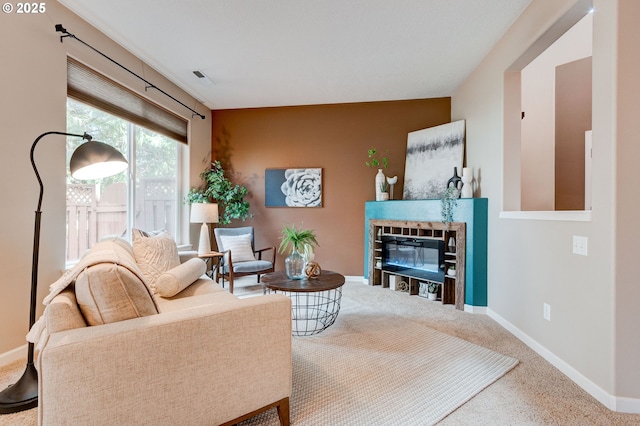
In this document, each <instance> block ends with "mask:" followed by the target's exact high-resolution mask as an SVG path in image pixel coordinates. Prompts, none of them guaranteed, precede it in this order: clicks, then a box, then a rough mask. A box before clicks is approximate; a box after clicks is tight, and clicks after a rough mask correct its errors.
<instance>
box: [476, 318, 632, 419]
mask: <svg viewBox="0 0 640 426" xmlns="http://www.w3.org/2000/svg"><path fill="white" fill-rule="evenodd" d="M487 315H489V317H490V318H492V319H493V320H495V321H496V322H497V323H498V324H500V325H501V326H502V327H504V328H505V329H506V330H507V331H508V332H509V333H511V334H513V335H514V336H515V337H517V338H518V339H520V340H521V341H522V342H523V343H524V344H525V345H527V346H529V347H530V348H531V349H533V350H534V351H535V352H536V353H538V355H540V356H541V357H542V358H544V359H545V360H547V361H548V362H549V363H550V364H551V365H553V366H554V367H556V368H557V369H558V370H560V372H561V373H562V374H564V375H565V376H567V377H568V378H569V379H571V380H572V381H573V382H574V383H575V384H577V385H578V386H580V387H581V388H582V389H583V390H584V391H585V392H587V393H588V394H589V395H591V396H592V397H594V398H595V399H596V400H598V402H600V403H601V404H602V405H604V406H605V407H607V408H608V409H610V410H611V411H616V412H620V413H630V414H640V399H636V398H624V397H617V396H615V395H610V394H609V393H607V391H605V390H604V389H602V388H601V387H600V386H598V385H597V384H595V383H593V382H592V381H591V380H589V379H588V378H587V377H585V376H584V375H583V374H582V373H580V372H579V371H578V370H576V369H575V368H573V367H572V366H571V365H569V364H567V363H566V362H565V361H564V360H562V359H561V358H559V357H558V356H557V355H555V354H554V353H553V352H551V351H550V350H548V349H547V348H545V347H544V346H542V345H541V344H540V343H538V342H537V341H536V340H535V339H533V338H532V337H530V336H529V335H528V334H526V333H524V332H523V331H522V330H520V329H519V328H518V327H516V326H514V325H513V324H511V323H510V322H509V321H507V320H506V319H504V318H503V317H501V316H500V315H498V314H497V313H496V312H494V311H492V310H491V309H487Z"/></svg>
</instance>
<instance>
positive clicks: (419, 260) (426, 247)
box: [381, 235, 445, 283]
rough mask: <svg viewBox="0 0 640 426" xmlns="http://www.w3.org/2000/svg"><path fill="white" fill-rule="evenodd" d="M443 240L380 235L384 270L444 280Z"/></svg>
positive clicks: (421, 277)
mask: <svg viewBox="0 0 640 426" xmlns="http://www.w3.org/2000/svg"><path fill="white" fill-rule="evenodd" d="M444 247H445V246H444V241H442V240H435V239H428V238H411V237H402V236H394V235H385V236H382V265H381V269H382V270H383V271H385V272H391V273H397V274H401V275H405V276H408V277H413V278H418V279H424V280H429V281H435V282H438V283H442V282H444V278H445V250H444Z"/></svg>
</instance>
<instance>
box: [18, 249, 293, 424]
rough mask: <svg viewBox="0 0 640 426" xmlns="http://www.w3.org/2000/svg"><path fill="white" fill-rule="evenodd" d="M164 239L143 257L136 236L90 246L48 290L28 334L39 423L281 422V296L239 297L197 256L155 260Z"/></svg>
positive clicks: (285, 390)
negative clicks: (272, 417)
mask: <svg viewBox="0 0 640 426" xmlns="http://www.w3.org/2000/svg"><path fill="white" fill-rule="evenodd" d="M155 238H157V237H149V240H148V241H147V242H151V243H153V242H154V241H155ZM165 242H166V241H165ZM163 244H164V243H163ZM163 244H160V245H159V246H158V247H156V249H157V252H156V253H151V255H150V256H147V258H146V259H145V257H144V256H145V255H148V253H146V254H143V255H142V256H140V255H139V253H138V251H137V249H138V247H137V246H136V240H135V239H134V246H133V247H131V245H129V244H128V243H126V242H124V241H123V240H120V239H117V240H112V241H104V242H100V243H98V244H96V246H94V248H93V249H92V250H91V252H90V253H89V254H88V255H86V256H85V257H84V258H83V259H82V260H81V261H80V262H79V265H78V266H77V267H76V268H74V270H72V271H70V272H69V273H67V274H66V275H65V277H63V278H61V279H60V280H59V281H58V282H56V283H54V284H53V285H52V287H51V294H50V296H49V297H47V298H46V299H45V304H46V308H45V312H44V315H43V317H42V318H41V320H40V321H38V323H37V324H36V327H34V329H32V332H31V333H30V336H29V337H30V340H32V341H34V342H35V344H36V357H37V358H36V367H37V368H38V372H39V398H40V399H39V405H38V422H39V424H43V425H65V424H69V425H76V424H84V425H89V424H100V425H107V424H113V425H124V424H128V425H133V424H135V425H145V424H148V425H177V424H183V425H218V424H225V423H227V422H230V424H233V423H234V422H236V421H237V420H238V419H243V418H248V417H250V416H252V415H254V414H255V413H257V412H260V411H263V410H265V409H269V408H272V407H276V408H277V410H278V413H279V415H280V420H281V423H282V424H288V423H289V397H290V396H291V380H292V372H291V302H290V300H289V299H288V298H287V297H284V296H282V295H267V296H258V297H252V298H246V299H238V298H236V297H235V296H233V295H232V294H229V293H228V292H227V291H226V290H224V289H222V288H221V287H220V286H218V285H217V284H215V283H214V282H213V281H211V280H210V279H208V278H206V276H201V275H202V272H204V266H203V265H204V262H202V261H201V260H199V259H191V260H189V261H188V262H185V263H182V264H178V265H173V267H170V266H172V265H171V263H172V262H173V261H172V262H169V264H165V265H162V261H161V262H158V261H157V260H158V259H155V260H154V256H155V257H158V256H160V257H163V256H164V254H165V252H166V251H167V248H166V247H165V246H163ZM152 245H153V244H152ZM174 245H175V243H174ZM170 250H173V247H172V248H171V249H170ZM152 251H153V250H152ZM171 257H173V255H171ZM149 259H151V261H150V262H148V260H149ZM154 262H155V263H156V264H155V265H153V263H154ZM198 262H200V263H198ZM149 263H152V265H151V268H149V266H150V265H149ZM165 263H166V262H165ZM187 263H189V264H190V266H185V265H187ZM158 265H160V266H158ZM154 268H155V269H154ZM200 268H202V269H200ZM200 271H201V272H200ZM194 276H196V277H197V278H195V279H193V277H194ZM187 281H189V282H187ZM172 293H175V294H173V295H171V294H172ZM163 294H164V296H163Z"/></svg>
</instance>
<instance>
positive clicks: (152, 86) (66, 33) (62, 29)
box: [56, 24, 205, 120]
mask: <svg viewBox="0 0 640 426" xmlns="http://www.w3.org/2000/svg"><path fill="white" fill-rule="evenodd" d="M56 32H59V33H62V34H63V35H61V36H60V43H62V42H63V41H64V38H65V37H71V38H73V39H76V40H78V41H79V42H80V43H82V44H84V45H85V46H87V47H88V48H89V49H91V50H93V51H94V52H96V53H97V54H99V55H100V56H102V57H103V58H105V59H107V60H109V61H111V62H112V63H114V64H115V65H117V66H119V67H120V68H122V69H123V70H125V71H127V72H128V73H129V74H132V75H134V76H135V77H137V78H138V79H140V80H142V81H144V82H145V83H146V84H147V86H146V87H145V88H144V90H145V91H146V90H147V89H156V90H157V91H158V92H160V93H162V94H163V95H165V96H167V97H169V98H171V99H172V100H173V101H175V102H177V103H179V104H180V105H182V106H183V107H185V108H186V109H188V110H189V111H191V112H192V113H193V114H192V115H191V117H192V118H193V117H194V116H196V115H197V116H198V117H200V118H201V119H203V120H204V119H205V116H204V115H202V114H200V113H199V112H198V111H196V110H194V109H193V108H190V107H189V106H187V105H185V104H184V103H182V102H181V101H179V100H178V99H176V98H174V97H173V96H171V95H170V94H168V93H167V92H165V91H164V90H162V89H160V88H159V87H158V86H156V85H155V84H153V83H151V82H149V81H147V80H145V79H144V78H142V77H140V76H139V75H138V74H136V73H135V72H133V71H131V70H130V69H129V68H127V67H125V66H124V65H122V64H121V63H119V62H117V61H116V60H114V59H112V58H110V57H109V56H107V55H105V54H104V53H102V52H101V51H99V50H98V49H96V48H95V47H93V46H91V45H89V44H87V43H85V42H84V41H82V40H80V39H79V38H78V37H76V36H75V35H73V34H71V33H70V32H69V31H67V29H66V28H65V27H63V26H62V25H61V24H56Z"/></svg>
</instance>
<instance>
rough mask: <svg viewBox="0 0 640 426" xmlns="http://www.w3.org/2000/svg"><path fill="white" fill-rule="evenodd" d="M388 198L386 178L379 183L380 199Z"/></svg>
mask: <svg viewBox="0 0 640 426" xmlns="http://www.w3.org/2000/svg"><path fill="white" fill-rule="evenodd" d="M388 199H389V182H387V181H386V180H385V181H384V182H381V183H380V200H381V201H386V200H388Z"/></svg>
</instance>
